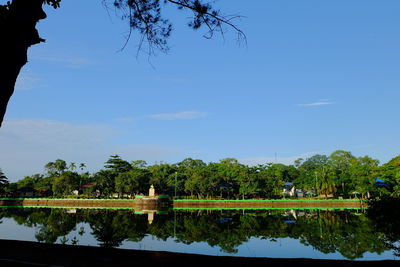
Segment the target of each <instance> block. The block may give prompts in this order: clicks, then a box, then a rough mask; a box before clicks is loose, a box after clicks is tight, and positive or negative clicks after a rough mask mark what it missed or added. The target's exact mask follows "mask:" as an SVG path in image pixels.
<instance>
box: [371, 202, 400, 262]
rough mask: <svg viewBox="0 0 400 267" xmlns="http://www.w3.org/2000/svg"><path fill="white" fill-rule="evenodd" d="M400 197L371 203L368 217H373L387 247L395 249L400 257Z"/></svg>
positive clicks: (372, 219) (395, 253) (376, 229)
mask: <svg viewBox="0 0 400 267" xmlns="http://www.w3.org/2000/svg"><path fill="white" fill-rule="evenodd" d="M399 206H400V199H398V198H388V199H383V200H381V201H375V202H372V203H370V208H369V209H368V212H367V214H368V217H369V218H370V219H371V221H372V223H373V226H374V230H375V231H376V233H381V234H380V235H381V238H382V239H383V242H384V243H385V245H386V247H388V248H390V249H392V250H394V255H395V256H397V257H400V244H399V240H400V227H399V225H400V209H399Z"/></svg>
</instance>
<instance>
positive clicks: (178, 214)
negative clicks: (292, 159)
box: [0, 208, 398, 259]
mask: <svg viewBox="0 0 400 267" xmlns="http://www.w3.org/2000/svg"><path fill="white" fill-rule="evenodd" d="M0 218H3V219H5V218H12V219H13V220H14V221H15V222H17V223H18V224H19V225H23V226H25V227H29V228H31V229H32V230H33V231H35V238H36V240H37V241H39V242H46V243H56V242H58V243H66V244H78V243H79V240H80V239H81V238H82V236H84V235H85V234H90V235H91V236H92V237H94V238H95V240H97V244H92V245H99V246H103V247H119V246H121V244H122V243H123V242H125V241H132V242H139V241H142V240H143V239H144V238H145V237H146V236H152V237H155V238H157V239H158V240H163V241H167V240H168V239H170V238H173V239H174V240H175V242H178V243H182V244H193V243H196V242H206V243H207V244H208V245H209V246H212V247H214V246H217V247H219V248H220V250H221V251H223V252H227V253H237V252H238V247H239V246H240V245H242V244H246V243H247V242H249V241H250V239H254V238H257V239H262V240H265V241H266V242H276V241H277V240H279V239H282V238H292V239H297V240H299V241H300V242H301V243H302V244H303V245H304V246H311V247H312V248H313V249H315V250H318V251H320V252H322V253H335V252H339V253H340V254H341V255H343V256H344V257H346V258H348V259H357V258H361V257H362V256H363V254H364V253H366V252H371V253H376V254H381V253H382V252H384V251H387V250H389V249H393V247H391V246H393V242H396V241H397V240H398V239H396V238H397V237H396V238H394V237H393V236H391V237H390V238H391V239H390V240H392V242H388V238H387V233H384V232H379V231H377V229H376V224H375V222H374V221H373V220H371V219H370V218H369V217H368V216H367V214H366V213H365V212H364V211H356V210H195V211H193V210H188V211H182V210H173V211H169V212H165V211H164V212H162V211H158V212H157V211H154V210H153V211H151V210H150V211H135V210H95V209H45V208H1V209H0ZM85 225H88V226H90V228H89V227H88V228H85V227H84V226H85ZM0 227H1V224H0ZM72 232H73V233H74V236H73V237H71V233H72ZM68 236H69V237H68ZM0 238H1V237H0ZM304 257H312V256H307V255H305V256H304Z"/></svg>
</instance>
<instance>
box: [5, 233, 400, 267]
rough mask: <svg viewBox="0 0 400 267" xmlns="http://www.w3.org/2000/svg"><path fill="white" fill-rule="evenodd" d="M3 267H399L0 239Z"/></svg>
mask: <svg viewBox="0 0 400 267" xmlns="http://www.w3.org/2000/svg"><path fill="white" fill-rule="evenodd" d="M0 249H1V252H2V253H1V254H0V264H2V265H3V266H38V265H39V266H40V265H41V266H48V265H58V266H125V265H146V266H188V265H190V266H204V265H206V264H213V265H217V266H241V267H243V266H246V265H251V266H261V265H262V266H267V265H273V266H376V264H379V265H380V266H398V264H399V261H396V260H380V261H363V260H358V261H352V260H326V259H307V258H254V257H238V256H208V255H200V254H185V253H176V252H165V251H145V250H128V249H120V248H104V247H90V246H81V245H61V244H46V243H38V242H31V241H16V240H3V239H0Z"/></svg>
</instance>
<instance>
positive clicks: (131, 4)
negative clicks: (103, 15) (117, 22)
mask: <svg viewBox="0 0 400 267" xmlns="http://www.w3.org/2000/svg"><path fill="white" fill-rule="evenodd" d="M0 1H1V0H0ZM60 3H61V0H11V1H8V2H7V3H6V4H3V5H0V36H1V40H2V41H1V42H0V53H1V56H0V57H1V58H2V60H1V61H0V127H1V124H2V122H3V118H4V114H5V112H6V108H7V104H8V102H9V100H10V98H11V96H12V94H13V92H14V88H15V83H16V80H17V77H18V75H19V73H20V70H21V68H22V67H23V66H24V65H25V64H26V62H27V51H28V48H29V47H30V46H32V45H35V44H38V43H41V42H44V41H45V40H44V39H42V38H40V36H39V33H38V31H37V30H36V24H37V22H38V21H39V20H41V19H45V18H46V13H45V12H44V11H43V9H42V7H43V4H47V5H51V6H52V7H53V8H58V7H60ZM102 3H103V4H104V5H105V6H106V7H107V8H110V7H114V8H115V9H116V10H117V11H119V15H120V17H121V18H122V19H127V20H128V22H129V34H128V36H127V40H126V43H125V44H124V45H123V47H122V49H124V48H125V47H126V45H127V43H128V42H129V40H130V39H131V36H132V32H133V31H137V32H138V33H139V34H140V35H141V36H140V38H139V40H138V42H139V48H138V51H141V50H142V48H143V44H144V43H146V45H147V50H146V51H145V52H146V53H147V54H148V55H154V53H155V51H156V50H159V51H162V52H166V51H168V49H169V47H168V42H167V40H168V38H169V37H170V36H171V32H172V29H173V28H172V24H171V23H170V22H169V21H168V20H167V19H165V18H163V17H162V14H161V11H162V8H164V7H165V6H167V5H168V4H171V5H174V6H176V7H178V9H183V10H188V11H190V12H192V13H193V18H192V19H191V20H190V21H189V23H188V26H189V27H191V28H192V29H194V30H197V29H199V28H201V27H202V26H203V25H205V27H206V28H207V32H206V34H205V35H204V37H205V38H208V39H210V38H212V37H213V36H214V34H215V33H220V34H222V35H224V32H225V27H229V28H232V29H233V30H234V31H235V32H236V33H237V37H238V40H239V41H246V35H245V34H244V33H243V31H242V30H240V29H239V28H238V27H237V26H236V25H235V24H234V23H233V21H234V20H235V19H238V18H240V16H238V15H224V14H222V13H221V12H220V11H219V10H217V9H214V8H213V6H212V5H211V4H209V3H204V2H203V1H202V0H102Z"/></svg>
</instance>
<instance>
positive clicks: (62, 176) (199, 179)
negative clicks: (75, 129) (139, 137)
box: [0, 150, 400, 199]
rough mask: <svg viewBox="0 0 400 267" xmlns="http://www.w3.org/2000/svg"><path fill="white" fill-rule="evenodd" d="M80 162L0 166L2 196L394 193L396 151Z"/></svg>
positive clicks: (399, 177) (399, 170) (399, 185)
mask: <svg viewBox="0 0 400 267" xmlns="http://www.w3.org/2000/svg"><path fill="white" fill-rule="evenodd" d="M85 168H86V166H85V164H83V163H81V164H76V163H69V164H68V163H67V162H66V161H64V160H61V159H57V160H56V161H54V162H49V163H47V164H46V165H45V166H44V169H45V172H44V173H43V174H34V175H31V176H26V177H25V178H23V179H20V180H19V181H17V182H15V183H8V182H7V179H6V178H5V175H4V174H3V173H2V172H1V171H0V185H1V188H2V193H3V195H7V196H16V195H21V194H23V193H26V192H31V193H33V194H34V195H35V196H54V197H65V196H67V195H71V194H72V193H73V192H75V194H78V195H81V196H82V195H83V196H85V197H94V196H97V197H111V196H113V197H134V196H136V195H143V194H144V195H146V194H147V193H148V189H149V187H150V185H154V187H155V188H156V193H158V194H165V195H169V196H176V197H186V198H224V199H249V198H279V197H282V192H283V188H284V187H285V186H288V185H289V186H292V185H293V186H295V188H298V189H301V190H303V192H305V195H304V196H305V197H343V198H349V197H362V198H370V197H384V196H396V197H397V196H399V195H400V155H399V156H396V157H394V158H393V159H391V160H390V161H388V162H387V163H385V164H382V165H380V164H379V161H378V160H376V159H373V158H371V157H369V156H362V157H356V156H354V155H352V154H351V152H348V151H343V150H337V151H335V152H333V153H332V154H330V155H329V156H326V155H321V154H316V155H314V156H312V157H310V158H307V159H302V158H299V159H297V160H295V162H294V164H293V165H285V164H280V163H266V164H261V165H256V166H247V165H244V164H241V163H239V161H238V160H237V159H234V158H225V159H222V160H220V161H219V162H210V163H205V162H204V161H202V160H200V159H192V158H187V159H184V160H182V161H180V162H178V163H174V164H169V163H163V162H161V163H156V164H154V165H148V164H147V163H146V162H145V161H143V160H135V161H131V162H129V161H127V160H124V159H122V158H121V157H120V156H118V155H113V156H110V158H109V159H108V160H107V161H106V162H105V164H104V168H103V169H101V170H99V171H98V172H94V173H89V172H87V171H85Z"/></svg>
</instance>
